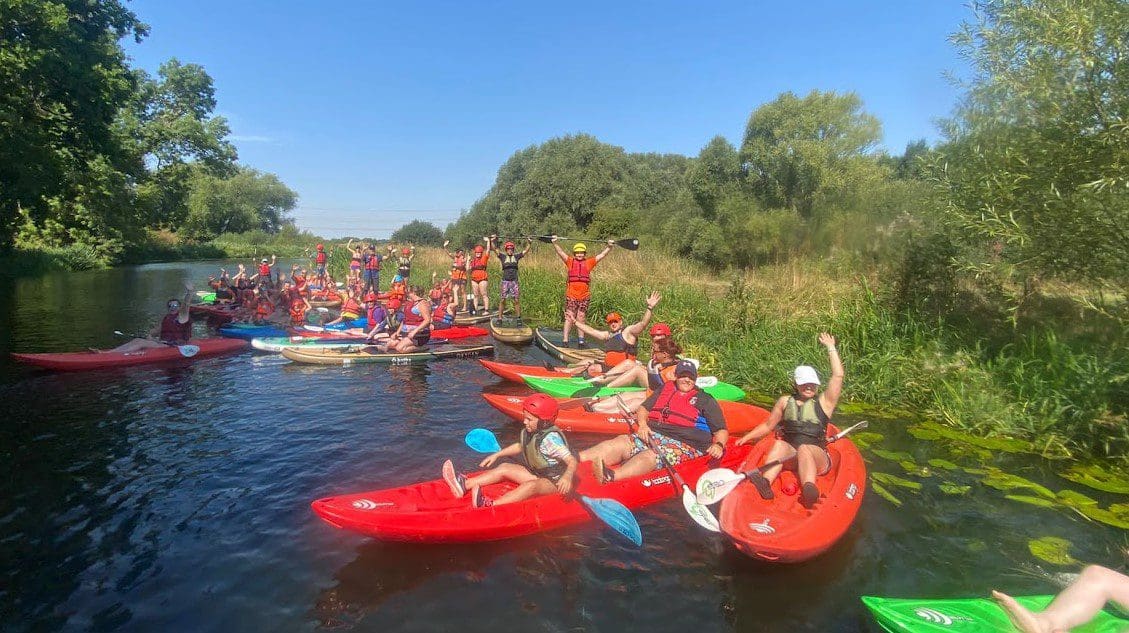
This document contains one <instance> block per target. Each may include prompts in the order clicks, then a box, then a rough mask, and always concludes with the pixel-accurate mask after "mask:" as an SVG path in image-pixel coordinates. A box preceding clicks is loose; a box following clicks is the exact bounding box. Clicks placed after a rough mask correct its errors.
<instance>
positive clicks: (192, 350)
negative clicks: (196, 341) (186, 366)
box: [176, 345, 200, 358]
mask: <svg viewBox="0 0 1129 633" xmlns="http://www.w3.org/2000/svg"><path fill="white" fill-rule="evenodd" d="M176 349H178V350H179V351H180V355H181V356H183V357H185V358H192V357H193V356H195V355H197V354H199V353H200V346H199V345H178V346H177V347H176Z"/></svg>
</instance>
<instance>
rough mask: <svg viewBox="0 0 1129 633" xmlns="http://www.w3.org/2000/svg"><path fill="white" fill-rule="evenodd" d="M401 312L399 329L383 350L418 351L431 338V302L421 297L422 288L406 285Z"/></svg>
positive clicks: (402, 352) (404, 352) (403, 352)
mask: <svg viewBox="0 0 1129 633" xmlns="http://www.w3.org/2000/svg"><path fill="white" fill-rule="evenodd" d="M403 314H404V318H403V321H401V323H400V329H399V330H398V331H397V332H396V333H395V334H393V335H392V337H391V338H389V339H388V343H387V345H386V346H385V348H384V351H385V352H399V353H401V354H407V353H409V352H418V351H419V350H420V348H422V347H423V346H424V345H427V342H428V341H430V340H431V304H430V303H428V301H427V299H426V298H424V297H423V288H420V287H419V286H409V287H408V290H407V295H406V297H405V301H404V306H403Z"/></svg>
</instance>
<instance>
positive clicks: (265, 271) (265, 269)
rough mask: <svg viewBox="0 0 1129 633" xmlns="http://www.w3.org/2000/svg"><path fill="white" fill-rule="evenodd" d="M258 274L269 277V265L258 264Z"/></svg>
mask: <svg viewBox="0 0 1129 633" xmlns="http://www.w3.org/2000/svg"><path fill="white" fill-rule="evenodd" d="M259 276H260V277H270V266H269V265H267V264H259Z"/></svg>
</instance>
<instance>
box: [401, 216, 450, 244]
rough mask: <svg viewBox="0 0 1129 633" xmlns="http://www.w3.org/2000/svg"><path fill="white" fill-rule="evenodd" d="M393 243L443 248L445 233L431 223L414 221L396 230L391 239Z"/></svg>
mask: <svg viewBox="0 0 1129 633" xmlns="http://www.w3.org/2000/svg"><path fill="white" fill-rule="evenodd" d="M390 241H392V242H399V243H401V244H419V245H422V246H442V245H443V231H440V230H439V227H437V226H435V225H434V224H432V223H430V222H424V221H423V220H412V221H411V222H408V223H407V224H405V225H404V226H401V227H400V228H398V229H396V232H395V233H393V234H392V237H391V238H390Z"/></svg>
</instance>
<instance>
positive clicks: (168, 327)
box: [161, 314, 192, 343]
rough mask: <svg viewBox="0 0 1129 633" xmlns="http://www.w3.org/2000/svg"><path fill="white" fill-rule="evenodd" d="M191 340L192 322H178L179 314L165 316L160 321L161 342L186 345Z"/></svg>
mask: <svg viewBox="0 0 1129 633" xmlns="http://www.w3.org/2000/svg"><path fill="white" fill-rule="evenodd" d="M190 338H192V321H189V322H188V323H181V322H180V315H179V314H166V315H165V317H164V318H163V319H161V340H162V341H168V342H170V343H187V342H188V339H190Z"/></svg>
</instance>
